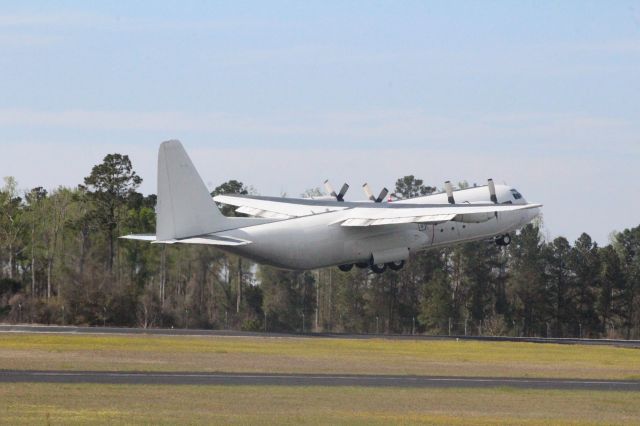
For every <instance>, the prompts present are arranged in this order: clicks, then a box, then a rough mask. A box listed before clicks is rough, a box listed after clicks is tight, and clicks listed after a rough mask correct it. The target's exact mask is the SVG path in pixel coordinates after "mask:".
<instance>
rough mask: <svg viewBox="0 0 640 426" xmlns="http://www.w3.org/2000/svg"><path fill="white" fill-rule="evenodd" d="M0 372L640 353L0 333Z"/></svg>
mask: <svg viewBox="0 0 640 426" xmlns="http://www.w3.org/2000/svg"><path fill="white" fill-rule="evenodd" d="M0 369H31V370H34V369H45V370H47V369H64V370H112V371H123V370H127V371H132V370H138V371H234V372H289V373H303V372H307V373H352V374H364V373H368V374H416V375H455V376H501V377H562V378H592V379H630V378H637V377H638V376H640V350H638V349H632V348H618V347H612V346H586V345H585V346H583V345H554V344H535V343H512V342H478V341H448V340H447V341H420V340H386V339H325V338H271V337H269V338H267V337H218V336H216V337H213V336H206V337H192V336H177V337H176V336H153V335H135V336H126V335H69V334H22V333H15V334H14V333H0Z"/></svg>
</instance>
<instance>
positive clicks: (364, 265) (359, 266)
mask: <svg viewBox="0 0 640 426" xmlns="http://www.w3.org/2000/svg"><path fill="white" fill-rule="evenodd" d="M356 266H357V267H358V268H360V269H365V268H368V267H369V264H368V263H364V262H360V263H356Z"/></svg>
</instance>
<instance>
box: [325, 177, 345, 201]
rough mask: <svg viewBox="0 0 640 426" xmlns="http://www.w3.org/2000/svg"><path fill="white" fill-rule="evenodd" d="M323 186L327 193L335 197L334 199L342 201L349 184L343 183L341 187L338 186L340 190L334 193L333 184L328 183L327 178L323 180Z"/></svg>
mask: <svg viewBox="0 0 640 426" xmlns="http://www.w3.org/2000/svg"><path fill="white" fill-rule="evenodd" d="M324 188H325V189H326V190H327V192H328V193H329V195H331V196H332V197H335V198H336V200H338V201H344V195H345V194H346V193H347V191H348V190H349V184H347V183H344V184H343V185H342V188H340V192H338V193H336V191H335V190H334V189H333V186H331V184H330V183H329V179H327V180H325V181H324Z"/></svg>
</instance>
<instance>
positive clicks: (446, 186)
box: [444, 181, 456, 204]
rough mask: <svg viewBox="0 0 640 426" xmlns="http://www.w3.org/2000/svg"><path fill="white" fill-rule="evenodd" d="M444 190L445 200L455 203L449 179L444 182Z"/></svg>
mask: <svg viewBox="0 0 640 426" xmlns="http://www.w3.org/2000/svg"><path fill="white" fill-rule="evenodd" d="M444 190H445V191H447V201H449V204H455V203H456V200H454V199H453V186H452V185H451V181H446V182H445V183H444Z"/></svg>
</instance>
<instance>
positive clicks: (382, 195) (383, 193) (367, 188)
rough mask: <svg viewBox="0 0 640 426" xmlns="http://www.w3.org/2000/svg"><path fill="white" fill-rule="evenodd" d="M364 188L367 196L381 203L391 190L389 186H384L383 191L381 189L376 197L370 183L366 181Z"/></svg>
mask: <svg viewBox="0 0 640 426" xmlns="http://www.w3.org/2000/svg"><path fill="white" fill-rule="evenodd" d="M362 189H363V191H364V194H365V195H366V196H367V198H368V199H370V200H371V201H373V202H374V203H381V202H382V201H383V200H384V198H385V197H386V196H387V194H388V193H389V190H388V189H387V188H382V191H380V195H378V197H377V198H376V197H375V196H374V195H373V191H371V187H370V186H369V184H368V183H365V184H364V185H362Z"/></svg>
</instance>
